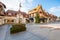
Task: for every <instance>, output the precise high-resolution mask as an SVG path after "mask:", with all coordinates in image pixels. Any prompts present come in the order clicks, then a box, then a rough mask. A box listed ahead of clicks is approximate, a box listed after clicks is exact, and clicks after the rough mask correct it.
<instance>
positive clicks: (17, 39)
mask: <svg viewBox="0 0 60 40" xmlns="http://www.w3.org/2000/svg"><path fill="white" fill-rule="evenodd" d="M43 26H45V27H46V26H58V27H59V26H60V23H57V24H56V23H52V24H34V23H30V24H27V25H26V28H27V30H26V31H24V32H20V33H16V34H10V27H11V25H5V26H3V27H0V34H1V36H0V39H1V40H3V39H2V37H3V34H4V33H5V39H4V40H60V38H59V37H60V29H59V30H57V29H53V28H49V27H46V28H45V27H43ZM3 30H4V31H3ZM2 31H3V32H4V33H3V32H2Z"/></svg>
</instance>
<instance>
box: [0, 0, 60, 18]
mask: <svg viewBox="0 0 60 40" xmlns="http://www.w3.org/2000/svg"><path fill="white" fill-rule="evenodd" d="M0 1H1V2H3V3H4V4H5V5H6V7H7V8H6V10H16V11H17V10H19V4H20V3H21V6H22V7H21V8H20V10H21V11H24V12H27V13H28V11H29V10H31V9H33V8H35V7H37V6H38V4H40V5H42V7H43V9H45V10H46V11H47V12H49V13H50V14H54V15H56V16H58V17H59V16H60V0H0Z"/></svg>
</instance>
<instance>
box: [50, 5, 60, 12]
mask: <svg viewBox="0 0 60 40" xmlns="http://www.w3.org/2000/svg"><path fill="white" fill-rule="evenodd" d="M49 11H50V12H56V11H60V6H57V7H52V8H50V9H49Z"/></svg>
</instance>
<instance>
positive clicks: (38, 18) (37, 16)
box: [35, 13, 40, 23]
mask: <svg viewBox="0 0 60 40" xmlns="http://www.w3.org/2000/svg"><path fill="white" fill-rule="evenodd" d="M35 23H40V17H39V14H38V13H36V17H35Z"/></svg>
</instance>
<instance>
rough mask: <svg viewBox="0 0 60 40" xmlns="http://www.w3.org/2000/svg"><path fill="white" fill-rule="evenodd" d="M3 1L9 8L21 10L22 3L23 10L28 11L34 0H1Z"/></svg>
mask: <svg viewBox="0 0 60 40" xmlns="http://www.w3.org/2000/svg"><path fill="white" fill-rule="evenodd" d="M0 1H1V2H3V3H4V4H5V5H6V7H7V10H8V9H12V10H19V3H21V5H22V7H21V10H22V11H24V12H28V10H29V9H31V7H32V6H33V5H32V4H33V2H34V0H0Z"/></svg>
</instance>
